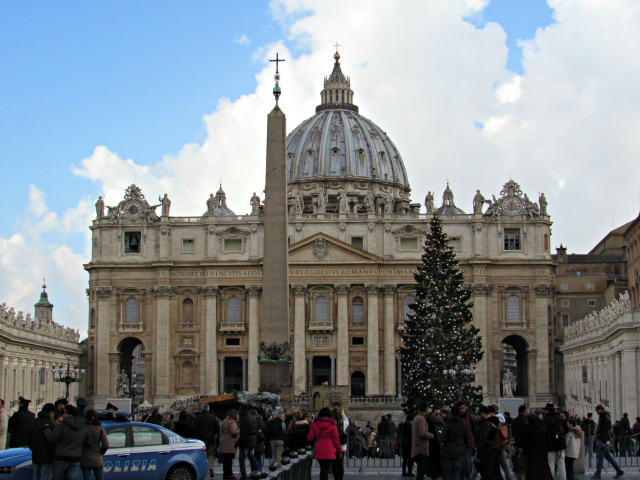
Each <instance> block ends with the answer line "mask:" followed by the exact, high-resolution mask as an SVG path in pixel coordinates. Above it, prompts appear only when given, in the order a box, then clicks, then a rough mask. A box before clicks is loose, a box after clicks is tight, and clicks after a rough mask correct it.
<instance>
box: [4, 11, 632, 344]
mask: <svg viewBox="0 0 640 480" xmlns="http://www.w3.org/2000/svg"><path fill="white" fill-rule="evenodd" d="M638 24H640V5H638V3H637V2H636V1H634V0H618V1H616V2H608V1H605V0H549V1H548V2H544V1H541V0H519V1H517V2H515V1H513V0H490V1H489V0H447V1H444V2H443V1H442V0H425V1H421V2H410V1H393V0H384V1H381V0H380V1H378V0H367V1H364V0H353V1H350V2H342V1H336V0H322V1H315V0H272V1H271V2H266V1H262V2H261V1H248V0H247V1H235V2H211V1H207V2H205V1H184V2H169V1H155V2H151V1H146V2H145V1H140V2H124V1H109V2H107V1H95V2H80V1H68V2H63V3H60V2H35V1H28V0H25V1H22V2H1V3H0V162H1V166H2V171H3V172H4V178H3V180H4V181H3V182H2V186H1V187H0V303H1V302H6V303H7V304H8V305H9V306H13V307H14V308H15V309H16V310H24V311H25V313H26V312H33V304H34V303H35V302H36V301H37V300H38V298H39V292H40V290H41V285H42V282H43V279H44V278H46V283H47V286H48V291H49V298H50V300H51V302H52V303H54V304H55V308H54V317H55V318H56V320H57V321H58V322H60V323H62V324H64V325H67V326H70V327H72V328H77V329H80V330H81V333H84V331H85V330H86V325H87V303H86V302H87V300H86V295H85V289H86V288H87V282H88V275H87V274H86V272H85V271H84V269H83V266H82V265H83V263H86V262H87V261H88V259H89V252H90V230H89V228H88V227H89V225H90V224H91V220H92V219H93V218H94V217H95V208H94V203H95V201H96V199H97V197H98V196H99V195H104V196H105V200H106V203H107V204H108V205H114V204H117V203H118V202H119V201H120V200H121V199H122V197H123V194H124V190H125V189H126V187H127V186H128V185H130V184H131V183H133V182H135V183H136V184H138V185H139V186H141V187H142V190H143V192H144V193H145V194H146V196H147V198H148V199H155V198H157V196H158V195H162V194H164V193H168V195H169V197H170V198H171V200H172V211H171V213H172V215H187V216H196V215H200V214H202V213H203V212H204V211H205V209H206V205H205V201H206V198H207V197H208V196H209V193H212V192H215V191H216V190H217V189H218V186H219V183H220V182H222V186H223V188H224V190H225V192H226V194H227V200H228V202H227V203H228V205H229V207H230V208H231V209H233V210H234V211H235V212H236V213H239V214H242V213H246V212H247V211H248V210H249V199H250V197H251V194H252V192H254V191H257V192H260V191H262V189H263V188H264V160H265V144H266V118H267V113H268V112H269V111H270V109H271V108H272V106H273V97H272V95H271V89H272V87H273V73H274V72H273V70H274V68H273V65H272V64H269V62H268V60H269V59H270V58H274V56H275V54H276V52H278V53H279V56H280V57H281V58H285V59H286V61H285V63H284V64H281V67H280V70H281V74H282V80H281V87H282V90H283V94H282V97H281V99H280V104H281V106H282V108H283V110H284V111H285V113H286V115H287V122H288V123H287V125H288V130H289V131H291V130H293V129H294V128H295V126H296V125H298V124H299V123H300V122H302V121H303V120H304V119H306V118H308V117H310V116H312V115H313V114H314V112H315V110H314V108H315V106H316V105H317V104H318V103H319V98H320V97H319V93H320V90H321V88H322V80H323V78H324V77H325V76H327V75H329V74H330V73H331V69H332V64H333V58H332V56H333V53H334V51H335V47H334V46H333V45H334V44H335V43H336V42H338V43H339V44H340V53H341V56H342V58H341V63H342V68H343V71H344V73H345V74H346V75H349V76H350V77H351V85H352V89H353V90H354V92H355V98H354V103H356V104H357V105H358V106H359V107H360V113H361V114H362V115H363V116H365V117H367V118H370V119H371V120H373V121H374V122H375V123H376V124H377V125H379V126H380V127H381V128H382V129H383V130H385V131H386V132H387V134H388V136H389V137H390V138H391V139H392V140H393V142H394V143H395V145H396V147H397V148H398V149H399V151H400V153H401V155H402V158H403V161H404V163H405V166H406V169H407V173H408V176H409V181H410V183H411V187H412V189H413V191H412V199H413V201H415V202H420V203H424V197H425V195H426V193H427V191H428V190H430V191H434V192H435V197H436V203H439V201H440V200H439V199H440V196H441V195H442V192H443V191H444V189H445V187H446V183H447V180H448V181H449V182H450V185H451V188H452V190H453V192H454V195H455V201H456V204H457V205H458V207H460V208H462V209H464V210H465V211H470V210H471V209H472V207H471V205H472V199H473V196H474V194H475V191H476V189H480V190H481V191H482V193H483V194H484V195H485V197H489V198H490V197H491V195H492V194H495V195H496V196H499V192H500V190H501V187H502V185H503V184H504V183H506V182H507V181H508V180H509V178H513V179H514V180H515V181H516V182H518V183H519V184H520V185H521V186H522V188H523V190H524V192H526V193H527V194H528V196H529V197H530V198H533V199H537V198H538V195H539V192H544V193H545V195H546V197H547V200H548V202H549V207H548V210H549V213H550V215H551V219H552V221H553V222H554V225H553V227H552V234H553V236H552V242H551V245H552V247H556V246H559V245H560V244H561V243H562V244H563V245H565V246H567V247H568V250H569V252H570V253H571V252H573V253H587V252H588V251H589V250H590V249H591V248H592V247H594V246H595V245H596V244H597V243H598V241H599V240H600V239H601V238H602V237H604V236H605V235H606V234H607V233H608V232H609V231H610V230H611V229H612V228H614V227H618V226H620V225H622V224H624V223H626V222H627V221H629V220H632V219H634V218H635V217H636V216H637V215H638V211H639V208H640V185H639V183H640V182H639V181H638V179H639V178H640V175H639V173H640V162H638V161H637V159H638V154H639V153H640V135H639V134H638V132H639V131H640V94H639V93H638V92H637V85H638V84H640V64H639V63H638V62H637V58H639V57H640V30H639V29H637V25H638Z"/></svg>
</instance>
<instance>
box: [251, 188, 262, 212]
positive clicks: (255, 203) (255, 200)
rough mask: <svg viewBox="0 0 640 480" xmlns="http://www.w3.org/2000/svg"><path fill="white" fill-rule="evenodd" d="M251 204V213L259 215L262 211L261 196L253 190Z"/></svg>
mask: <svg viewBox="0 0 640 480" xmlns="http://www.w3.org/2000/svg"><path fill="white" fill-rule="evenodd" d="M249 203H250V204H251V215H258V214H259V213H260V197H259V196H258V195H256V192H253V196H252V197H251V200H250V201H249Z"/></svg>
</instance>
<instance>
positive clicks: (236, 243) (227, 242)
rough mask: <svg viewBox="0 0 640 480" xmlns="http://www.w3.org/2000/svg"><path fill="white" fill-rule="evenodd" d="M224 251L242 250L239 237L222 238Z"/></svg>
mask: <svg viewBox="0 0 640 480" xmlns="http://www.w3.org/2000/svg"><path fill="white" fill-rule="evenodd" d="M224 251H225V252H242V239H240V238H225V239H224Z"/></svg>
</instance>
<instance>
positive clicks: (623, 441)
mask: <svg viewBox="0 0 640 480" xmlns="http://www.w3.org/2000/svg"><path fill="white" fill-rule="evenodd" d="M620 455H621V456H623V457H626V456H629V457H632V456H633V454H632V453H631V422H630V421H629V414H628V413H624V414H623V415H622V418H621V419H620Z"/></svg>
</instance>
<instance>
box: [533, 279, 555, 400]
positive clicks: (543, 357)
mask: <svg viewBox="0 0 640 480" xmlns="http://www.w3.org/2000/svg"><path fill="white" fill-rule="evenodd" d="M534 290H535V293H536V318H535V319H534V322H535V323H534V325H535V331H536V348H537V349H538V360H537V363H536V389H537V390H538V395H544V396H545V397H546V398H551V396H552V395H551V391H550V388H549V379H550V375H551V372H552V370H550V360H551V359H550V358H549V356H550V355H553V350H551V349H550V348H549V319H548V318H547V317H548V307H549V302H550V296H551V295H552V293H553V291H552V289H551V285H547V284H542V285H536V286H535V287H534ZM550 350H551V351H550ZM529 385H531V382H529Z"/></svg>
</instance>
